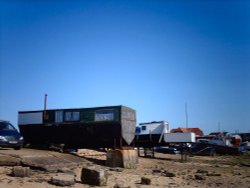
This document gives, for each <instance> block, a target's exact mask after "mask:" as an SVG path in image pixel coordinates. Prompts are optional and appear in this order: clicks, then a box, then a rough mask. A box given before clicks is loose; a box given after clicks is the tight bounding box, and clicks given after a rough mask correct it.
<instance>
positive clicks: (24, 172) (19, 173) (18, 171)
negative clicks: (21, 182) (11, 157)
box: [12, 166, 31, 177]
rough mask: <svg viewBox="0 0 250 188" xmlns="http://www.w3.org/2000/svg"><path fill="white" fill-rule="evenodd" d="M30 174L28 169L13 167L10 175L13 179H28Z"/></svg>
mask: <svg viewBox="0 0 250 188" xmlns="http://www.w3.org/2000/svg"><path fill="white" fill-rule="evenodd" d="M30 174H31V171H30V168H29V167H22V166H14V167H13V169H12V175H13V176H14V177H29V176H30Z"/></svg>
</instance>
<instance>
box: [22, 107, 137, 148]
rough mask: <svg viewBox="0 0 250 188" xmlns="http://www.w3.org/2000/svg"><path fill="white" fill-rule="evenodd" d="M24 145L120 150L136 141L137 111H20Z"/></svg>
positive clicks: (127, 109)
mask: <svg viewBox="0 0 250 188" xmlns="http://www.w3.org/2000/svg"><path fill="white" fill-rule="evenodd" d="M18 126H19V129H20V132H21V134H22V135H23V137H24V141H25V143H28V144H31V145H43V146H49V145H51V144H60V145H64V147H65V148H93V149H94V148H121V147H123V146H131V145H132V144H133V141H134V137H135V127H136V111H135V110H133V109H132V108H129V107H126V106H106V107H96V108H73V109H53V110H38V111H20V112H19V113H18Z"/></svg>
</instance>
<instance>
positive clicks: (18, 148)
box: [14, 146, 22, 150]
mask: <svg viewBox="0 0 250 188" xmlns="http://www.w3.org/2000/svg"><path fill="white" fill-rule="evenodd" d="M21 148H22V146H16V147H14V150H20V149H21Z"/></svg>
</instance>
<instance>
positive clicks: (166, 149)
mask: <svg viewBox="0 0 250 188" xmlns="http://www.w3.org/2000/svg"><path fill="white" fill-rule="evenodd" d="M155 151H157V152H159V153H168V154H180V153H181V152H180V150H178V149H177V148H174V147H156V148H155Z"/></svg>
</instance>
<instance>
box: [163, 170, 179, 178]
mask: <svg viewBox="0 0 250 188" xmlns="http://www.w3.org/2000/svg"><path fill="white" fill-rule="evenodd" d="M162 175H163V176H166V177H175V176H176V175H175V174H174V173H172V172H168V171H164V172H163V173H162Z"/></svg>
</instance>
